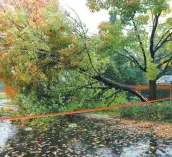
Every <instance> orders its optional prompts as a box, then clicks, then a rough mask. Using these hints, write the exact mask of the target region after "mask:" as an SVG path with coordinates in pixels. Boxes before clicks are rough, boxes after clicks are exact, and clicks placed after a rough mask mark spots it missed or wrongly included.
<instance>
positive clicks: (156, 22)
mask: <svg viewBox="0 0 172 157" xmlns="http://www.w3.org/2000/svg"><path fill="white" fill-rule="evenodd" d="M169 3H170V1H168V0H166V1H164V0H156V1H147V0H145V1H140V0H130V1H129V0H124V1H118V0H116V1H109V0H106V1H101V0H98V1H95V0H88V3H87V5H88V7H89V8H90V10H92V11H99V10H100V9H109V10H110V14H111V15H113V17H112V16H111V22H108V23H105V22H104V23H102V24H101V25H100V26H99V28H100V31H99V35H100V37H101V38H102V40H103V41H104V46H105V47H107V46H108V47H111V51H109V54H111V55H112V54H119V55H121V56H123V57H125V58H127V59H128V60H130V61H132V62H133V63H134V64H135V65H136V66H137V67H139V68H140V70H142V71H143V72H144V73H145V74H146V76H147V79H148V80H149V84H150V96H149V97H150V99H156V80H157V79H158V78H159V77H160V76H162V75H163V74H165V72H166V71H167V70H168V69H169V67H170V64H171V61H172V50H171V47H172V46H171V45H172V23H171V21H172V18H171V16H169V13H171V9H170V6H169Z"/></svg>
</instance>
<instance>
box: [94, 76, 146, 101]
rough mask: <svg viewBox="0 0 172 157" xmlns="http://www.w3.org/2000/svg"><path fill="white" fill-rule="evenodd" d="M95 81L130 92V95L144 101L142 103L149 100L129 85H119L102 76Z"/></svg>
mask: <svg viewBox="0 0 172 157" xmlns="http://www.w3.org/2000/svg"><path fill="white" fill-rule="evenodd" d="M94 79H96V80H98V81H101V82H103V83H104V84H105V85H107V86H109V87H112V88H115V89H122V90H124V91H127V92H130V93H132V94H134V95H135V96H137V97H138V98H140V100H142V101H147V99H146V98H145V97H144V96H143V95H142V94H140V93H139V92H138V91H137V90H135V89H134V88H133V87H131V86H129V85H125V84H120V83H117V82H115V81H112V80H110V79H108V78H106V77H103V76H100V75H98V76H95V77H94Z"/></svg>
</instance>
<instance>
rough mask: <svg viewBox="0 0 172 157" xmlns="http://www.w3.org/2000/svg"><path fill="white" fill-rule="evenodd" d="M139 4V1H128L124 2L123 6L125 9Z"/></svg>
mask: <svg viewBox="0 0 172 157" xmlns="http://www.w3.org/2000/svg"><path fill="white" fill-rule="evenodd" d="M138 4H139V0H128V1H126V2H124V4H123V5H124V6H125V7H132V6H136V5H138Z"/></svg>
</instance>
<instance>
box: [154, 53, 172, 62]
mask: <svg viewBox="0 0 172 157" xmlns="http://www.w3.org/2000/svg"><path fill="white" fill-rule="evenodd" d="M169 56H171V54H167V55H165V56H163V57H161V58H159V59H158V60H157V61H156V63H158V62H160V61H161V60H162V59H164V58H166V57H169Z"/></svg>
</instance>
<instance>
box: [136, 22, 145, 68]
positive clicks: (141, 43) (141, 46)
mask: <svg viewBox="0 0 172 157" xmlns="http://www.w3.org/2000/svg"><path fill="white" fill-rule="evenodd" d="M133 25H134V29H135V32H136V33H137V38H138V40H139V44H140V48H141V50H142V54H143V58H144V66H145V67H144V69H145V71H146V69H147V60H146V53H145V50H144V47H143V42H142V40H141V37H140V35H139V33H138V29H137V26H136V23H135V22H134V21H133Z"/></svg>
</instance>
